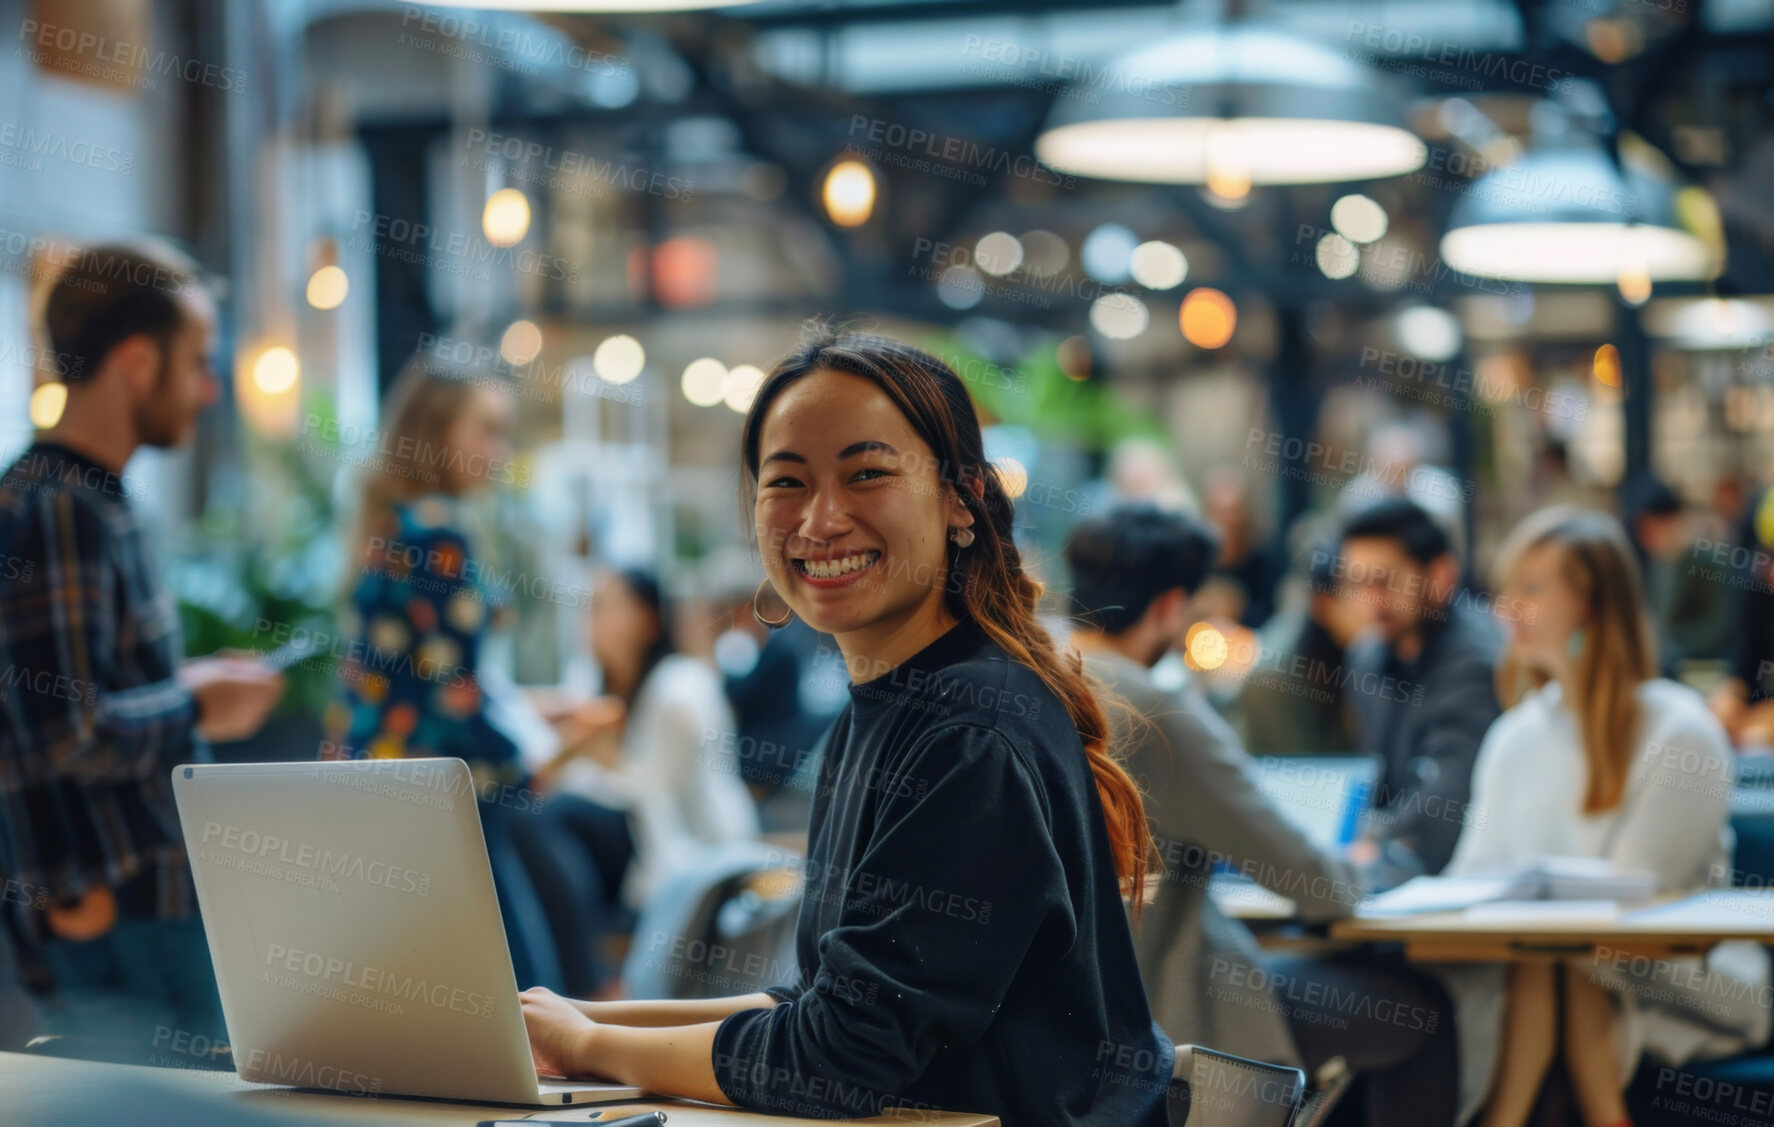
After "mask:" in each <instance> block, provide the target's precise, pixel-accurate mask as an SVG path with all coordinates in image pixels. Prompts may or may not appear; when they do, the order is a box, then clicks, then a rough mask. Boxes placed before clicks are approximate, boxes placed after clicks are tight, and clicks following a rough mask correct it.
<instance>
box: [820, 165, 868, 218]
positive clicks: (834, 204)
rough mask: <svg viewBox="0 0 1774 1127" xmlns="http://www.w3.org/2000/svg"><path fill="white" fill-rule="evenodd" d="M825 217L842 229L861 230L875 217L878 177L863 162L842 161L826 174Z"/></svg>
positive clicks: (821, 194) (822, 195)
mask: <svg viewBox="0 0 1774 1127" xmlns="http://www.w3.org/2000/svg"><path fill="white" fill-rule="evenodd" d="M820 197H821V199H822V200H823V201H824V203H825V213H826V214H827V215H829V216H831V220H832V222H833V223H836V224H837V225H838V226H840V227H860V226H862V225H863V224H864V223H867V222H868V221H869V216H871V215H873V214H874V213H875V173H874V170H872V169H871V168H869V166H868V165H867V164H865V163H863V162H862V161H860V160H841V161H839V162H838V163H837V164H834V165H832V167H831V171H830V172H827V173H826V174H825V187H824V189H823V190H822V191H821V193H820Z"/></svg>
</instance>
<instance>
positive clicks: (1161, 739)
mask: <svg viewBox="0 0 1774 1127" xmlns="http://www.w3.org/2000/svg"><path fill="white" fill-rule="evenodd" d="M1084 663H1085V669H1086V671H1087V672H1088V673H1090V674H1091V675H1092V676H1094V677H1096V678H1097V679H1098V680H1099V681H1100V682H1102V683H1103V684H1104V685H1105V686H1106V687H1107V688H1109V689H1111V690H1113V691H1114V692H1115V693H1117V694H1119V695H1120V696H1121V697H1122V698H1123V699H1124V700H1125V701H1126V702H1127V704H1128V705H1130V706H1131V708H1132V712H1133V713H1134V714H1136V715H1137V716H1140V717H1144V718H1145V720H1146V721H1147V722H1146V723H1141V722H1140V721H1139V720H1138V719H1136V718H1134V717H1130V716H1127V715H1124V714H1122V713H1121V712H1120V710H1118V709H1117V708H1116V707H1114V705H1113V702H1111V706H1110V708H1109V716H1110V723H1111V725H1112V727H1113V728H1114V732H1115V739H1116V747H1117V748H1118V749H1120V750H1121V751H1122V752H1123V754H1124V755H1125V757H1126V758H1125V763H1126V766H1127V769H1128V771H1129V772H1130V773H1131V774H1132V775H1133V777H1134V779H1135V780H1136V781H1137V782H1138V783H1139V785H1140V790H1141V792H1142V793H1143V794H1144V795H1145V798H1146V816H1147V818H1148V820H1149V821H1150V822H1151V824H1152V829H1153V833H1154V835H1155V836H1156V837H1157V839H1158V847H1159V854H1160V857H1161V858H1162V860H1163V862H1164V868H1165V872H1164V873H1163V874H1162V875H1161V876H1160V877H1159V878H1158V880H1159V883H1158V891H1157V895H1156V897H1155V898H1154V899H1153V900H1152V902H1151V903H1150V904H1148V905H1147V906H1146V907H1145V910H1144V912H1143V913H1142V915H1141V918H1140V920H1139V922H1138V924H1137V925H1136V927H1135V930H1134V949H1135V952H1136V956H1137V958H1138V959H1139V963H1140V974H1141V976H1142V977H1143V978H1144V979H1145V984H1146V996H1147V997H1148V998H1149V999H1150V1001H1151V1005H1152V1015H1153V1016H1154V1017H1155V1018H1157V1019H1158V1024H1159V1025H1161V1026H1162V1027H1163V1028H1164V1031H1165V1032H1166V1033H1167V1034H1169V1035H1170V1038H1171V1040H1172V1041H1174V1042H1175V1043H1177V1044H1179V1045H1181V1044H1195V1045H1205V1046H1207V1047H1209V1048H1213V1049H1218V1050H1220V1051H1222V1052H1227V1053H1233V1054H1236V1055H1238V1056H1242V1057H1249V1058H1251V1059H1254V1060H1261V1061H1271V1062H1274V1063H1278V1064H1290V1065H1295V1066H1297V1065H1298V1064H1299V1053H1298V1050H1297V1049H1296V1048H1295V1047H1294V1042H1293V1037H1292V1035H1291V1034H1290V1033H1289V1032H1288V1028H1287V1021H1286V1019H1285V1018H1284V1017H1283V1016H1282V1013H1283V1010H1282V1007H1281V1005H1280V1003H1279V1002H1278V1000H1277V999H1276V998H1275V997H1274V996H1273V994H1272V993H1271V992H1270V990H1269V988H1268V986H1267V982H1266V979H1264V978H1262V977H1261V976H1256V977H1255V978H1254V979H1253V976H1252V973H1251V972H1252V970H1253V969H1254V968H1255V967H1256V966H1257V965H1258V963H1257V945H1256V940H1255V939H1254V938H1253V937H1252V936H1251V934H1250V931H1249V929H1247V928H1246V927H1245V926H1244V925H1243V924H1241V923H1239V922H1238V921H1237V920H1234V919H1230V918H1229V917H1227V916H1226V915H1225V914H1224V913H1222V912H1221V911H1220V910H1219V908H1218V907H1216V906H1215V905H1214V903H1213V901H1212V900H1210V899H1209V898H1208V896H1207V881H1208V877H1209V876H1210V875H1211V872H1212V870H1213V867H1214V865H1215V863H1216V862H1218V861H1220V860H1226V861H1229V862H1230V863H1231V864H1232V865H1233V867H1234V868H1236V869H1237V870H1238V871H1240V872H1243V873H1245V874H1246V875H1248V876H1249V877H1250V878H1251V879H1253V880H1255V881H1257V882H1258V883H1259V884H1262V885H1263V886H1264V887H1266V888H1268V889H1270V890H1271V891H1273V892H1277V893H1280V894H1281V895H1283V896H1287V897H1289V898H1291V899H1292V900H1294V901H1295V903H1297V904H1298V905H1299V915H1300V918H1301V919H1304V920H1307V921H1319V920H1330V919H1337V918H1340V917H1342V916H1347V915H1349V914H1350V912H1351V911H1353V909H1354V905H1355V904H1356V903H1357V902H1358V901H1359V899H1360V894H1361V890H1360V889H1359V888H1358V887H1356V884H1355V882H1356V879H1357V878H1356V876H1355V872H1354V870H1353V869H1352V868H1350V867H1349V866H1348V865H1346V864H1344V863H1343V862H1342V861H1340V860H1338V859H1337V858H1335V857H1332V856H1330V855H1329V854H1327V853H1324V852H1322V851H1321V850H1319V849H1318V848H1317V847H1316V846H1314V845H1313V844H1312V843H1311V842H1310V841H1308V840H1306V838H1305V836H1304V835H1303V834H1302V833H1301V832H1300V831H1299V830H1298V829H1297V828H1295V826H1294V824H1293V823H1292V822H1290V821H1288V820H1287V818H1286V817H1284V816H1283V815H1282V813H1281V812H1280V811H1279V810H1277V809H1276V808H1275V806H1274V804H1272V803H1271V802H1270V801H1269V799H1268V798H1267V797H1265V796H1264V795H1263V793H1262V792H1261V791H1259V790H1258V789H1257V786H1256V781H1255V773H1254V769H1253V764H1252V760H1251V758H1250V757H1249V756H1248V755H1246V754H1245V752H1244V749H1243V747H1242V746H1241V745H1240V744H1239V741H1238V736H1237V733H1235V732H1234V731H1233V730H1232V728H1231V726H1230V725H1228V724H1227V723H1226V722H1225V721H1224V720H1223V719H1221V718H1220V716H1219V714H1218V713H1217V712H1215V711H1214V710H1213V706H1212V705H1210V704H1209V703H1208V702H1207V699H1206V698H1205V697H1204V696H1203V695H1202V694H1201V692H1200V690H1199V689H1197V688H1195V687H1194V686H1193V685H1185V686H1184V687H1183V688H1182V689H1180V690H1177V691H1168V690H1165V689H1161V688H1159V687H1157V686H1156V685H1154V684H1153V683H1152V678H1151V674H1150V672H1149V671H1148V670H1147V669H1146V668H1145V667H1144V666H1141V665H1139V664H1137V663H1135V662H1133V661H1131V660H1129V659H1128V658H1125V657H1122V656H1120V655H1119V654H1116V653H1113V652H1101V653H1093V654H1089V655H1087V656H1086V657H1085V660H1084Z"/></svg>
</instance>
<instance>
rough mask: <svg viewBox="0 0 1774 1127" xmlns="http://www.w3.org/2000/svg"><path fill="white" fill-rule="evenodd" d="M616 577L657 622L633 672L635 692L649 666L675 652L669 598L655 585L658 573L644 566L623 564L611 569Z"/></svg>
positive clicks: (637, 690)
mask: <svg viewBox="0 0 1774 1127" xmlns="http://www.w3.org/2000/svg"><path fill="white" fill-rule="evenodd" d="M612 574H614V575H615V576H616V577H617V578H618V579H620V580H622V582H623V584H624V585H625V586H626V587H627V588H628V589H629V591H630V592H631V593H633V595H634V597H635V598H636V599H638V600H640V603H641V605H642V606H644V607H646V608H647V609H648V610H650V611H652V612H653V618H654V619H655V620H656V621H657V622H658V623H659V633H658V634H656V635H654V637H653V640H652V641H651V642H649V643H648V644H647V648H646V649H645V650H643V651H642V653H641V666H640V668H639V669H638V670H636V672H635V679H634V692H635V695H637V696H638V695H639V694H640V691H641V686H642V685H645V684H646V683H647V677H648V676H649V675H651V674H652V672H653V667H654V666H656V665H658V664H659V663H660V662H661V661H664V660H665V659H666V658H668V657H670V656H671V655H672V654H674V653H676V652H677V647H676V646H675V645H673V644H672V640H671V639H672V621H671V600H670V599H669V598H668V597H667V596H666V594H665V591H664V589H663V588H662V587H660V585H659V577H658V576H657V575H655V574H653V573H652V572H651V571H648V570H647V569H646V568H644V567H625V568H619V569H617V570H616V571H614V572H613V573H612Z"/></svg>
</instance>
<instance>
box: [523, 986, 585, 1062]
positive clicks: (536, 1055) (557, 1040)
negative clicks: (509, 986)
mask: <svg viewBox="0 0 1774 1127" xmlns="http://www.w3.org/2000/svg"><path fill="white" fill-rule="evenodd" d="M518 1004H519V1005H520V1006H521V1007H522V1009H523V1013H524V1029H525V1030H526V1031H528V1033H529V1035H530V1057H531V1058H532V1059H533V1060H535V1062H536V1071H538V1072H543V1073H547V1074H548V1075H550V1076H565V1077H570V1078H575V1079H576V1078H579V1077H581V1076H584V1075H587V1074H588V1073H589V1070H588V1069H587V1068H586V1065H585V1063H584V1062H585V1061H587V1060H589V1059H591V1056H592V1054H591V1052H590V1043H591V1040H592V1038H593V1037H594V1036H595V1034H596V1030H597V1027H598V1026H597V1022H595V1021H593V1020H592V1019H591V1018H589V1017H587V1016H586V1015H585V1014H584V1013H583V1012H582V1011H581V1010H580V1009H579V1008H578V1007H577V1006H575V1005H574V1004H573V1003H572V1002H571V1001H569V1000H568V999H566V998H563V997H561V996H560V995H559V994H556V993H555V992H554V991H552V990H550V989H548V988H547V987H545V986H532V987H531V988H530V989H528V990H525V991H523V992H522V993H521V994H519V995H518Z"/></svg>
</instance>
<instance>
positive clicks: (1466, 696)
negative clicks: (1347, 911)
mask: <svg viewBox="0 0 1774 1127" xmlns="http://www.w3.org/2000/svg"><path fill="white" fill-rule="evenodd" d="M1337 571H1338V573H1339V580H1340V583H1341V586H1342V589H1343V590H1344V591H1346V592H1348V593H1349V594H1350V595H1351V597H1353V598H1354V599H1356V600H1357V601H1358V602H1359V603H1361V604H1362V606H1363V609H1364V610H1365V612H1366V616H1367V620H1368V623H1369V636H1368V637H1367V638H1364V639H1357V641H1356V642H1355V643H1354V644H1353V645H1352V646H1351V647H1350V655H1349V666H1350V673H1351V677H1350V679H1349V686H1348V689H1349V692H1350V694H1351V699H1352V700H1353V702H1354V705H1355V716H1356V726H1357V729H1358V732H1359V736H1360V740H1361V742H1360V745H1359V746H1360V748H1361V750H1363V751H1367V752H1374V753H1377V754H1378V755H1380V757H1381V758H1382V759H1383V760H1384V763H1383V765H1382V774H1381V778H1380V783H1379V787H1378V789H1377V791H1376V794H1375V801H1374V807H1375V808H1374V810H1373V811H1372V813H1371V814H1370V817H1369V825H1368V827H1367V829H1366V831H1365V833H1364V837H1363V839H1362V840H1360V841H1357V842H1356V843H1355V845H1354V846H1353V847H1351V852H1350V857H1351V859H1352V860H1354V861H1355V862H1356V863H1357V864H1359V865H1362V866H1363V867H1364V875H1365V876H1366V878H1367V882H1368V883H1369V884H1370V885H1371V886H1374V887H1390V886H1392V885H1395V884H1398V883H1400V882H1402V881H1404V880H1407V879H1409V878H1410V877H1414V876H1420V875H1423V874H1433V873H1439V872H1440V871H1441V870H1442V867H1443V866H1444V865H1446V864H1447V863H1448V858H1450V857H1452V856H1453V853H1454V843H1455V842H1456V841H1458V840H1459V837H1460V831H1461V828H1462V827H1463V826H1464V824H1465V822H1466V821H1467V820H1468V818H1469V816H1470V810H1469V805H1468V804H1469V801H1470V797H1471V793H1472V764H1473V761H1474V760H1475V759H1476V758H1477V756H1478V745H1479V742H1480V741H1481V740H1483V739H1484V734H1485V730H1486V729H1487V728H1489V727H1490V726H1491V721H1493V720H1495V719H1496V718H1497V713H1498V711H1499V709H1498V707H1497V693H1496V687H1495V682H1496V676H1495V673H1496V666H1497V654H1498V652H1499V650H1500V649H1501V645H1502V639H1501V637H1500V635H1499V632H1498V630H1497V627H1496V624H1495V623H1494V622H1492V621H1491V620H1490V618H1489V616H1488V615H1485V614H1481V613H1479V611H1477V610H1475V609H1473V607H1472V606H1471V605H1470V604H1469V603H1468V602H1467V600H1466V596H1465V595H1464V593H1463V592H1462V589H1461V586H1460V566H1459V563H1458V562H1457V561H1456V560H1455V558H1454V553H1453V549H1452V546H1451V543H1450V541H1449V539H1448V535H1447V533H1446V532H1445V531H1444V530H1443V529H1442V527H1441V526H1440V525H1439V524H1437V523H1436V522H1435V520H1434V519H1433V518H1431V517H1430V515H1429V514H1428V513H1427V512H1425V511H1424V510H1423V509H1422V508H1420V507H1419V506H1418V505H1417V504H1416V503H1414V502H1412V501H1409V500H1406V499H1404V498H1402V497H1391V498H1387V499H1385V500H1382V501H1376V502H1374V503H1373V504H1371V505H1369V506H1368V507H1366V508H1364V509H1359V510H1357V511H1356V512H1355V513H1353V514H1352V515H1351V516H1350V517H1349V518H1348V519H1347V520H1346V521H1345V523H1344V525H1343V538H1342V544H1341V547H1340V558H1339V561H1338V567H1337ZM1498 613H1499V614H1507V613H1508V608H1506V607H1504V608H1498Z"/></svg>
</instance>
